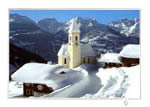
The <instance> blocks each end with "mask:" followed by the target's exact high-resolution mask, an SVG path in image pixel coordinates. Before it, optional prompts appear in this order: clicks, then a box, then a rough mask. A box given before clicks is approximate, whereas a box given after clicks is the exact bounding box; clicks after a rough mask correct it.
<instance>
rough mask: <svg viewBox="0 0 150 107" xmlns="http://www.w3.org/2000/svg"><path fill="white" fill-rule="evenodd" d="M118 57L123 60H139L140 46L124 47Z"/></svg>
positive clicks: (130, 45)
mask: <svg viewBox="0 0 150 107" xmlns="http://www.w3.org/2000/svg"><path fill="white" fill-rule="evenodd" d="M120 56H122V57H125V58H139V57H140V45H137V44H129V45H126V46H125V47H124V48H123V49H122V51H121V52H120Z"/></svg>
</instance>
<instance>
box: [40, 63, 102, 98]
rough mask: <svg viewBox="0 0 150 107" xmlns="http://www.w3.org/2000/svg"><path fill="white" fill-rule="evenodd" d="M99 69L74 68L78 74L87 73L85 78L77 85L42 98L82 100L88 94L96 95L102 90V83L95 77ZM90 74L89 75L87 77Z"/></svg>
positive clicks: (85, 65)
mask: <svg viewBox="0 0 150 107" xmlns="http://www.w3.org/2000/svg"><path fill="white" fill-rule="evenodd" d="M97 69H98V67H97V66H96V65H92V64H82V65H81V66H79V67H77V68H74V70H76V72H80V71H81V72H82V71H84V72H87V73H86V75H85V76H84V78H83V79H82V80H80V81H78V82H76V83H75V84H71V85H68V86H66V87H64V88H62V89H58V90H56V91H54V92H53V93H50V94H48V95H45V96H42V98H43V97H44V98H48V97H57V98H60V97H63V98H68V97H71V98H80V97H82V96H84V95H86V94H95V93H96V92H98V90H99V89H100V88H101V81H100V79H99V78H98V77H97V76H96V75H95V74H96V72H97ZM91 71H92V72H91ZM87 74H88V75H87Z"/></svg>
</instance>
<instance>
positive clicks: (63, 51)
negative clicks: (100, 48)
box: [57, 44, 96, 57]
mask: <svg viewBox="0 0 150 107" xmlns="http://www.w3.org/2000/svg"><path fill="white" fill-rule="evenodd" d="M80 49H81V50H80V51H81V57H86V56H96V54H95V52H94V51H93V49H92V47H91V46H90V45H89V44H80ZM57 55H58V56H65V57H66V56H69V53H68V45H67V44H64V45H62V47H61V48H60V50H59V52H58V54H57Z"/></svg>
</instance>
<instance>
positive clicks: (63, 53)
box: [57, 44, 68, 56]
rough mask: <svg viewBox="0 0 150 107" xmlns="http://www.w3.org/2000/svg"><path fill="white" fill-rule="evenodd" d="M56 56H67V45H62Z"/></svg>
mask: <svg viewBox="0 0 150 107" xmlns="http://www.w3.org/2000/svg"><path fill="white" fill-rule="evenodd" d="M57 55H58V56H68V45H67V44H63V45H62V46H61V48H60V50H59V51H58V54H57Z"/></svg>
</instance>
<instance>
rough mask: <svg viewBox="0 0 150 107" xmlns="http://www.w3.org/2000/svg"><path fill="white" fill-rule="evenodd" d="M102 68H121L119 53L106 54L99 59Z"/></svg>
mask: <svg viewBox="0 0 150 107" xmlns="http://www.w3.org/2000/svg"><path fill="white" fill-rule="evenodd" d="M98 62H99V64H100V66H102V67H104V68H111V67H121V66H122V62H121V61H120V56H119V54H118V53H106V54H104V55H102V56H101V58H100V59H98Z"/></svg>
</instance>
